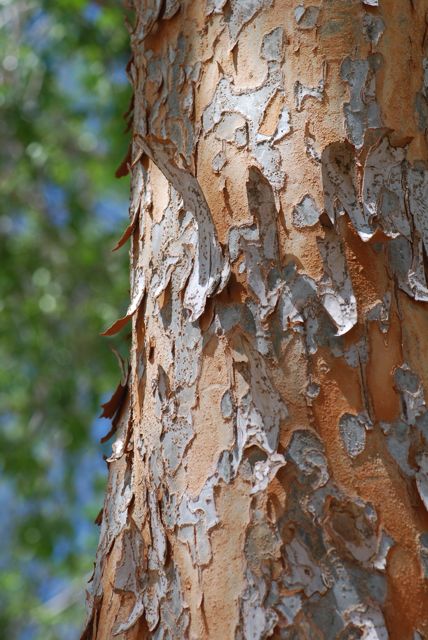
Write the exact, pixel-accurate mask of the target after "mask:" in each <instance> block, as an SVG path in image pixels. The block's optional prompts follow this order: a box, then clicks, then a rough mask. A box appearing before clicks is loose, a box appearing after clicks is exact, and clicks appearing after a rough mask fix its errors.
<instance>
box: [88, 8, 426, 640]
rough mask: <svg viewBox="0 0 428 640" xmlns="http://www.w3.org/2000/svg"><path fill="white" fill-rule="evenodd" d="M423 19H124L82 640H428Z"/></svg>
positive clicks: (164, 11) (415, 15)
mask: <svg viewBox="0 0 428 640" xmlns="http://www.w3.org/2000/svg"><path fill="white" fill-rule="evenodd" d="M427 11H428V0H418V1H416V0H413V1H411V0H319V2H315V0H314V4H313V5H309V4H308V3H306V2H305V3H303V0H302V2H301V3H300V4H299V2H298V0H251V1H250V0H207V1H206V2H203V1H202V0H201V1H200V2H194V1H193V2H192V1H191V0H182V1H181V2H180V1H179V0H166V1H165V2H160V0H145V1H142V2H137V3H136V6H135V26H134V27H133V29H132V35H131V40H132V50H133V59H132V61H131V63H130V66H129V75H130V78H131V82H132V84H133V87H134V105H133V139H132V154H131V158H132V164H131V167H130V171H131V176H132V192H131V206H130V218H131V225H130V227H129V229H128V233H127V235H129V234H131V243H132V245H131V303H130V307H129V309H128V312H127V314H126V316H125V317H124V318H122V319H121V320H120V321H118V323H116V324H115V325H114V326H113V327H112V328H111V330H110V332H113V331H115V330H118V329H120V328H121V327H122V326H123V325H124V324H125V322H126V321H127V320H128V319H132V348H131V358H130V363H131V364H130V372H129V377H128V381H127V387H126V391H125V389H122V393H119V392H118V393H117V395H116V396H115V397H116V400H117V402H112V403H111V404H110V405H109V406H108V408H107V410H106V413H107V414H108V415H114V414H115V420H114V428H116V432H115V443H114V445H113V453H112V456H111V458H110V459H109V465H110V475H109V486H108V491H107V495H106V500H105V505H104V509H103V514H102V522H101V537H100V544H99V549H98V554H97V560H96V568H95V573H94V577H93V579H92V582H91V585H90V593H89V618H88V623H87V626H86V630H85V632H84V636H83V637H84V638H88V639H89V638H90V639H93V640H104V639H107V638H121V639H123V640H136V639H137V638H138V639H143V638H154V639H156V640H157V639H161V638H164V639H167V638H168V639H177V640H180V639H183V638H189V639H194V640H196V639H204V638H210V639H215V640H228V639H235V640H261V639H262V638H268V637H272V638H284V639H289V640H297V639H310V640H317V639H323V640H330V639H336V638H337V639H341V640H345V639H346V640H351V639H357V638H363V639H366V640H386V639H387V638H391V639H394V640H420V639H423V638H426V637H428V597H427V596H428V591H427V587H426V577H427V575H428V533H427V531H428V528H427V525H428V517H427V512H426V509H427V507H428V449H427V438H428V410H427V406H426V393H427V392H428V351H427V336H428V307H427V302H428V284H427V259H426V255H427V252H428V165H427V160H428V157H427V155H428V151H427V149H428V148H427V137H426V135H427V131H426V130H427V127H428V37H427V22H426V15H427ZM119 391H120V390H119Z"/></svg>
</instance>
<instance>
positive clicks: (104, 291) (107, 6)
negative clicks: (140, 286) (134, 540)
mask: <svg viewBox="0 0 428 640" xmlns="http://www.w3.org/2000/svg"><path fill="white" fill-rule="evenodd" d="M0 24H1V25H2V30H1V32H0V109H1V118H0V136H1V140H2V145H1V147H0V164H1V176H0V195H1V197H0V251H1V269H0V311H1V316H2V322H1V329H0V361H1V366H0V472H1V480H0V498H1V500H2V504H3V514H4V516H3V519H4V521H5V522H4V524H3V535H2V536H1V537H2V541H5V542H4V543H3V542H2V548H1V549H0V554H1V555H0V626H1V628H2V634H3V637H7V638H37V639H39V638H40V639H42V638H43V640H46V639H50V638H52V639H55V640H57V639H61V640H62V639H66V638H75V637H76V635H77V631H76V625H77V627H79V626H80V624H81V622H82V620H83V616H84V614H83V611H82V601H83V598H82V594H83V589H84V583H85V579H86V576H87V575H88V574H89V572H90V571H91V568H92V560H93V558H94V553H95V546H96V539H97V535H98V532H97V530H96V528H95V527H94V526H92V525H91V524H90V523H91V522H92V521H93V519H94V517H95V516H96V513H97V511H98V510H99V508H100V506H101V504H102V492H101V489H100V486H101V485H102V484H103V483H102V482H100V474H101V475H102V474H104V475H105V465H104V463H103V461H102V459H101V451H100V446H99V444H98V438H99V437H100V436H101V435H103V433H104V432H105V431H106V430H107V429H108V424H107V423H105V424H101V423H100V422H95V423H94V419H95V417H96V415H97V414H99V411H100V410H99V405H100V402H101V401H103V399H105V398H106V397H107V396H108V395H109V394H110V393H111V392H112V391H113V389H114V387H115V385H116V384H117V382H118V380H119V377H120V372H119V368H118V366H117V362H116V359H115V356H114V355H113V354H112V353H111V350H110V349H109V346H112V345H114V346H115V347H116V348H117V349H119V350H121V351H122V353H126V350H127V348H126V344H123V343H121V342H120V339H116V340H115V341H112V340H110V345H109V341H108V340H106V339H105V338H101V337H99V334H100V332H101V331H102V330H103V329H104V328H106V327H107V326H108V325H109V324H111V323H112V322H113V320H114V319H115V318H116V317H117V316H118V315H121V313H122V311H123V309H124V307H125V306H126V304H127V299H128V267H127V260H128V258H127V255H126V249H125V250H122V253H120V254H116V253H114V254H112V253H111V248H112V246H114V244H115V241H116V239H117V237H118V236H119V235H120V233H121V230H122V228H123V227H124V226H126V224H127V222H126V218H127V198H128V186H129V185H128V181H127V180H121V181H118V180H115V178H114V171H115V169H116V167H117V166H118V165H119V164H120V162H121V160H122V159H123V157H124V156H125V154H126V149H127V144H128V138H129V136H128V135H125V134H124V128H125V123H124V120H123V118H122V114H123V113H124V112H125V111H126V109H127V106H128V103H129V100H130V88H129V86H128V83H127V81H126V79H125V78H124V69H125V66H126V62H127V59H128V51H127V43H128V33H127V31H126V29H125V27H124V24H123V9H122V7H121V6H120V4H119V3H117V4H116V3H114V2H113V0H111V2H110V3H108V2H106V3H104V2H101V1H100V2H99V4H96V3H90V2H87V1H86V0H85V1H83V0H41V2H39V3H36V2H32V1H31V0H0ZM122 340H124V338H122ZM91 424H92V429H91ZM4 534H6V535H4Z"/></svg>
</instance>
